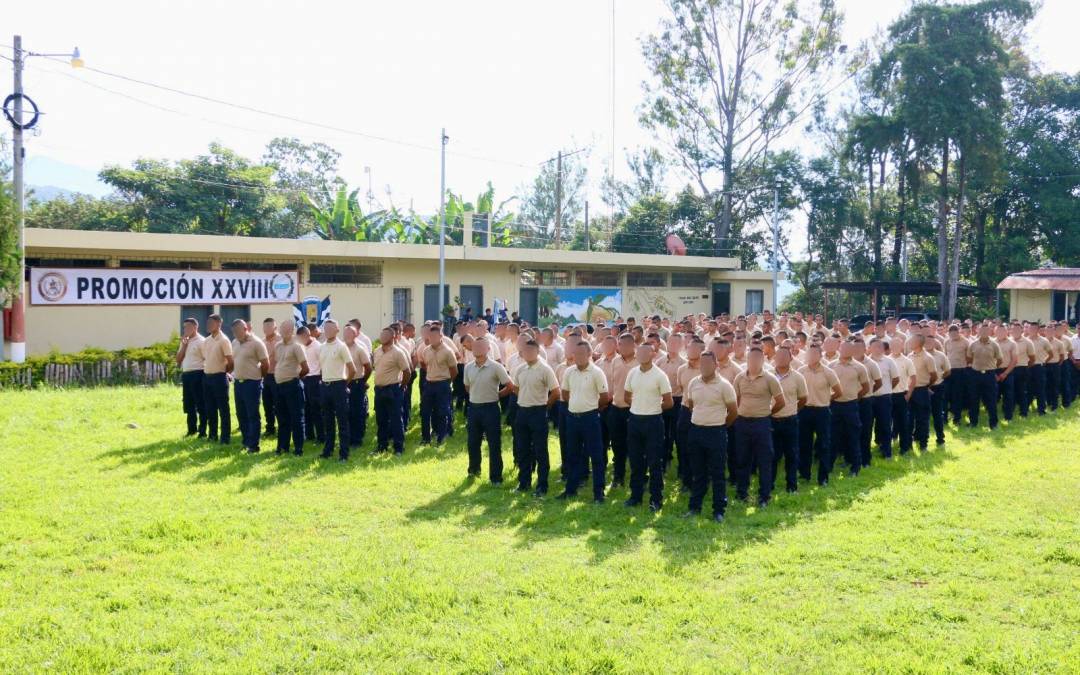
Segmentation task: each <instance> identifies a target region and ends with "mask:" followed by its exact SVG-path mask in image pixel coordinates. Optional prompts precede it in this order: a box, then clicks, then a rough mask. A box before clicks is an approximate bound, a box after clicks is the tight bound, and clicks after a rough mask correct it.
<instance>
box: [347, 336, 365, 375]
mask: <svg viewBox="0 0 1080 675" xmlns="http://www.w3.org/2000/svg"><path fill="white" fill-rule="evenodd" d="M348 347H349V356H351V357H352V363H353V368H356V377H358V378H359V377H363V375H364V366H367V365H370V364H371V357H370V356H369V355H368V350H367V347H365V346H364V343H363V342H360V340H359V339H358V340H356V341H355V342H353V343H352V344H351V345H348Z"/></svg>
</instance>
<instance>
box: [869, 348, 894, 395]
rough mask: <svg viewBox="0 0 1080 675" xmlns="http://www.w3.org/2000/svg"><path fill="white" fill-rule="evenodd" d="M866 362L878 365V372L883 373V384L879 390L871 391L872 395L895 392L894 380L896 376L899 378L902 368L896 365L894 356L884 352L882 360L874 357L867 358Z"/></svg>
mask: <svg viewBox="0 0 1080 675" xmlns="http://www.w3.org/2000/svg"><path fill="white" fill-rule="evenodd" d="M866 363H870V364H873V365H875V366H877V369H878V372H879V373H880V374H881V386H880V387H878V390H877V391H872V392H870V395H871V396H889V395H891V394H892V393H893V387H892V381H893V379H894V378H897V379H899V377H900V368H899V366H897V365H896V361H894V360H893V359H892V358H890V357H888V356H885V355H884V354H882V356H881V360H880V361H879V360H877V359H875V358H874V357H872V356H871V357H870V358H868V359H866Z"/></svg>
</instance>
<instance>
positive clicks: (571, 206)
mask: <svg viewBox="0 0 1080 675" xmlns="http://www.w3.org/2000/svg"><path fill="white" fill-rule="evenodd" d="M584 157H585V154H584V153H578V154H572V155H565V156H564V157H563V160H562V190H561V193H562V232H561V233H560V237H561V239H562V241H563V242H569V241H571V240H572V239H573V236H574V228H575V226H576V224H577V223H578V222H580V220H581V217H582V215H583V212H584V208H585V196H586V194H585V192H586V191H585V178H586V173H587V172H586V168H585V162H584ZM558 180H559V173H558V166H557V163H556V162H555V161H554V160H551V161H549V162H545V163H544V164H543V165H542V166H541V167H540V173H539V174H537V176H536V178H534V179H533V182H532V185H530V186H528V187H526V188H522V190H521V194H520V199H521V213H520V214H519V215H520V231H519V232H518V233H517V236H518V237H519V241H521V242H523V243H524V245H525V246H528V247H530V248H542V247H545V246H548V245H550V244H552V243H553V242H554V241H555V214H556V211H557V210H558V207H557V205H558V204H559V199H558V194H559V189H558Z"/></svg>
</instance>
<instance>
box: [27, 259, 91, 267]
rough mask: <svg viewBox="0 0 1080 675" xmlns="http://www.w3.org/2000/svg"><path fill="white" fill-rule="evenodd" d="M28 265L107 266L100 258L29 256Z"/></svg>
mask: <svg viewBox="0 0 1080 675" xmlns="http://www.w3.org/2000/svg"><path fill="white" fill-rule="evenodd" d="M26 266H27V267H105V261H104V260H101V259H100V258H87V259H86V260H83V259H81V258H27V259H26Z"/></svg>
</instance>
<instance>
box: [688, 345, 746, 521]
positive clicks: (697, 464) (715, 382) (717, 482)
mask: <svg viewBox="0 0 1080 675" xmlns="http://www.w3.org/2000/svg"><path fill="white" fill-rule="evenodd" d="M696 361H697V362H696V363H695V367H699V368H700V374H699V375H695V376H694V377H693V378H691V380H690V381H689V382H688V383H687V385H686V386H685V387H684V389H683V393H684V395H683V405H684V406H685V407H686V409H687V410H688V411H689V416H690V429H689V431H688V434H687V439H688V441H689V447H688V448H687V453H686V454H687V455H688V456H689V460H690V463H691V465H692V468H691V471H690V475H691V476H692V478H693V481H694V484H693V488H692V490H691V492H690V505H689V510H688V511H687V513H686V515H687V516H696V515H700V514H701V508H702V504H703V503H704V501H705V494H706V492H708V490H709V488H710V487H711V488H712V514H713V520H715V521H716V522H718V523H721V522H723V521H724V512H725V510H726V509H727V483H726V482H725V481H724V470H725V467H726V465H727V457H726V455H727V451H728V434H727V427H730V426H731V425H733V424H734V423H735V419H736V418H737V417H738V414H739V412H738V398H737V396H736V394H735V388H734V387H733V386H732V385H731V383H729V382H728V381H727V380H725V379H724V378H722V377H720V376H719V375H718V374H717V373H716V356H715V355H714V354H713V353H712V352H703V353H702V354H701V356H700V358H699V359H696Z"/></svg>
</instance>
